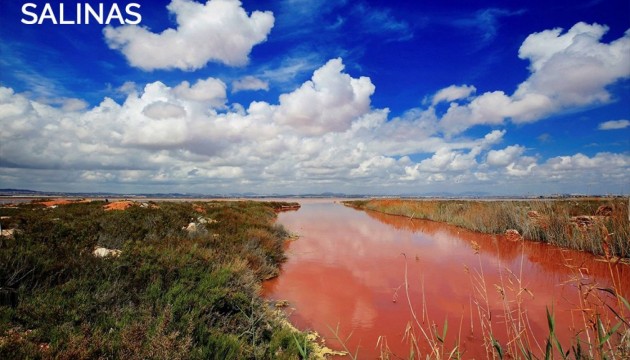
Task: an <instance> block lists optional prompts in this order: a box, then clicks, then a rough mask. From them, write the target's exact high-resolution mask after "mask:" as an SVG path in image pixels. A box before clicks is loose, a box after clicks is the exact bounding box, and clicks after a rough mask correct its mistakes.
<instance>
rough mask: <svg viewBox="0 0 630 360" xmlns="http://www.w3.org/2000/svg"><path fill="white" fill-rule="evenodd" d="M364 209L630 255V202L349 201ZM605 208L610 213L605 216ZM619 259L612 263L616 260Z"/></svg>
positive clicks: (550, 242)
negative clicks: (509, 231)
mask: <svg viewBox="0 0 630 360" xmlns="http://www.w3.org/2000/svg"><path fill="white" fill-rule="evenodd" d="M344 204H346V205H348V206H351V207H355V208H358V209H363V210H371V211H378V212H382V213H386V214H391V215H400V216H406V217H409V218H413V219H427V220H433V221H440V222H446V223H449V224H453V225H457V226H460V227H463V228H466V229H469V230H473V231H478V232H483V233H490V234H503V233H505V232H506V231H507V230H510V229H513V230H517V231H518V232H519V234H521V235H522V236H523V237H524V238H525V239H528V240H534V241H541V242H545V243H549V244H553V245H557V246H561V247H565V248H570V249H575V250H581V251H587V252H590V253H593V254H596V255H606V254H608V255H609V256H610V257H611V258H612V257H619V258H628V257H630V222H629V218H628V199H621V198H614V199H612V198H611V199H601V200H587V199H583V200H532V201H474V200H401V199H374V200H360V201H346V202H344ZM602 206H604V207H607V208H608V209H609V210H611V214H610V215H609V216H601V215H597V214H598V209H600V208H601V207H602ZM614 260H615V259H613V261H614Z"/></svg>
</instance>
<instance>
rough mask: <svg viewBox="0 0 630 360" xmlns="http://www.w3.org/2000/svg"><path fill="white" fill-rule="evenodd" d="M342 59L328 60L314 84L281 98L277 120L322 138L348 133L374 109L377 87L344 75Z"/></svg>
mask: <svg viewBox="0 0 630 360" xmlns="http://www.w3.org/2000/svg"><path fill="white" fill-rule="evenodd" d="M343 69H344V65H343V63H342V62H341V59H333V60H330V61H328V62H327V63H326V64H325V65H324V66H322V67H321V68H319V69H317V70H316V71H315V73H314V74H313V78H312V79H311V80H310V81H307V82H305V83H304V84H302V86H301V87H300V88H298V89H297V90H295V91H293V92H291V93H289V94H283V95H281V96H280V106H279V108H278V111H277V113H276V114H275V121H277V122H278V123H279V124H286V125H289V126H291V127H293V128H295V129H296V130H297V131H299V132H300V133H302V134H306V135H322V134H325V133H327V132H331V131H344V130H347V129H348V128H349V127H350V125H351V123H352V121H353V120H355V119H356V118H358V117H359V116H361V115H363V114H366V113H367V112H368V111H369V110H370V96H371V95H372V94H373V93H374V89H375V87H374V85H372V82H371V81H370V79H369V78H367V77H360V78H359V79H354V78H352V77H350V75H348V74H344V73H342V71H343Z"/></svg>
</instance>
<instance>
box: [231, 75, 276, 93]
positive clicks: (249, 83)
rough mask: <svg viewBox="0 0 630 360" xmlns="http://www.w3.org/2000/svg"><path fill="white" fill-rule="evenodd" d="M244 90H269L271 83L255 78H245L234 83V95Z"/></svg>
mask: <svg viewBox="0 0 630 360" xmlns="http://www.w3.org/2000/svg"><path fill="white" fill-rule="evenodd" d="M243 90H253V91H255V90H265V91H268V90H269V83H268V82H266V81H264V80H261V79H259V78H257V77H254V76H245V77H243V78H240V79H238V80H235V81H233V82H232V93H236V92H239V91H243Z"/></svg>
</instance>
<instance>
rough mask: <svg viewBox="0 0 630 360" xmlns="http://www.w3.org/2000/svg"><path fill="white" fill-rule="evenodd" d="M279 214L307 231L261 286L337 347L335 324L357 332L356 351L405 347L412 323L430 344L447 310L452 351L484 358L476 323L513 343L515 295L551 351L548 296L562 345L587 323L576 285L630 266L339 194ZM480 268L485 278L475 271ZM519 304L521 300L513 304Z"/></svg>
mask: <svg viewBox="0 0 630 360" xmlns="http://www.w3.org/2000/svg"><path fill="white" fill-rule="evenodd" d="M278 222H279V223H281V224H283V225H284V226H285V227H286V228H287V229H288V230H289V231H291V232H294V233H297V234H299V235H300V238H299V239H298V240H296V241H292V242H290V243H289V244H288V245H287V246H288V247H287V255H288V261H287V262H286V263H285V264H284V265H283V268H282V271H281V273H280V276H279V277H277V278H275V279H273V280H270V281H267V282H266V283H265V284H264V287H263V295H264V296H265V297H267V298H269V299H275V300H288V301H289V303H290V307H289V309H288V310H287V312H288V313H289V314H290V316H289V319H290V320H291V322H292V323H293V324H294V325H296V326H297V327H298V328H300V329H303V330H306V329H311V330H315V331H317V332H318V333H319V334H320V335H322V336H323V337H324V338H325V339H326V342H327V344H328V345H329V346H330V347H333V348H337V349H339V348H340V344H339V343H338V342H337V341H336V340H335V339H334V338H335V336H334V330H335V329H338V334H339V335H340V337H341V338H343V339H344V340H345V339H346V338H347V337H348V336H350V337H349V339H347V340H345V341H344V342H345V344H346V346H347V347H348V348H349V349H350V350H351V352H352V353H353V354H356V353H357V351H358V355H359V358H360V359H375V358H378V357H379V354H380V351H381V349H382V345H383V344H385V343H386V344H387V346H388V347H389V350H390V351H391V352H393V353H394V354H396V355H397V356H401V357H405V358H408V356H409V353H410V346H411V345H410V342H409V341H408V339H409V337H408V336H405V334H406V331H405V330H406V329H407V327H408V325H409V324H412V328H413V329H414V334H415V336H416V337H417V338H419V339H420V340H419V341H417V343H419V344H420V351H421V352H422V353H423V354H427V353H429V352H430V349H429V346H428V345H427V344H428V341H425V340H424V336H423V334H422V332H421V330H420V327H422V328H423V329H424V330H425V331H426V332H427V334H428V336H429V337H433V339H435V337H434V336H432V335H431V330H430V329H431V324H435V325H436V326H437V329H438V331H437V332H438V333H439V334H440V335H441V334H442V330H443V327H444V324H445V323H446V322H448V331H447V337H446V346H445V347H444V350H445V351H446V352H447V353H448V352H449V351H450V350H451V349H452V348H453V346H454V344H455V342H456V341H457V342H458V343H459V344H460V351H462V352H463V357H464V358H467V359H472V358H486V357H487V356H488V353H487V351H488V350H487V348H488V347H487V346H484V345H483V340H482V339H483V336H482V332H483V330H482V326H481V323H482V322H483V323H485V324H490V323H491V326H492V333H493V336H494V337H495V338H497V339H498V340H499V342H500V343H502V344H503V346H504V347H505V348H506V349H507V348H508V347H509V346H507V345H506V344H507V343H508V341H509V340H511V339H513V338H514V336H512V335H510V334H513V333H514V332H513V331H512V332H509V331H508V330H507V328H506V321H504V319H505V316H506V315H505V312H504V310H505V309H506V308H507V307H508V306H509V307H510V309H513V310H514V314H518V313H520V314H524V315H523V316H522V319H524V320H523V321H522V323H523V324H525V325H526V326H525V328H526V329H527V330H526V331H525V332H524V333H523V334H522V338H527V339H528V340H529V343H530V345H529V347H531V348H532V350H534V351H544V350H539V347H538V345H539V346H540V347H541V348H542V349H544V346H545V339H546V337H547V335H548V325H547V317H546V308H547V307H549V309H551V307H552V306H553V309H554V310H553V311H554V314H555V315H554V318H555V322H556V328H557V329H556V331H557V332H558V337H559V339H560V341H561V342H562V343H563V344H566V345H565V348H566V347H568V346H569V344H570V338H571V336H572V335H573V334H574V333H575V332H576V329H582V328H584V317H583V316H582V312H581V311H578V310H577V309H579V308H581V307H584V306H580V296H579V294H580V292H579V291H578V286H577V285H578V284H597V285H598V286H600V287H612V282H611V280H610V279H611V275H610V273H611V270H612V272H613V274H614V275H615V276H618V277H617V278H618V279H624V278H625V279H627V278H628V276H629V275H630V267H629V266H626V265H617V266H609V264H607V263H604V262H600V261H595V258H594V257H593V256H591V255H589V254H585V253H581V252H575V251H568V250H562V249H559V248H556V247H553V246H548V245H544V244H539V243H534V242H510V241H507V240H505V239H503V237H501V236H493V235H484V234H479V233H473V232H470V231H467V230H464V229H460V228H457V227H454V226H449V225H446V224H442V223H436V222H430V221H423V220H410V219H407V218H404V217H397V216H389V215H383V214H378V213H371V212H370V213H368V212H363V211H357V210H353V209H350V208H347V207H344V206H342V205H340V204H335V203H333V202H332V201H330V202H309V201H304V202H302V208H301V209H300V210H299V211H296V212H287V213H282V214H280V216H279V219H278ZM474 243H476V244H477V245H478V246H479V248H478V252H476V251H475V250H474V249H473V246H474V245H473V244H474ZM403 254H404V255H403ZM405 268H407V274H408V275H407V284H408V288H409V291H408V292H407V291H405V288H406V287H405ZM587 269H588V270H587ZM481 273H483V279H484V280H483V281H485V283H481V282H480V280H479V277H478V276H477V274H481ZM519 279H520V281H521V283H520V285H519V283H518V280H519ZM621 282H622V283H621V284H617V288H618V289H620V291H621V293H622V295H623V296H624V297H626V298H629V295H630V282H629V281H623V280H621ZM495 285H496V286H495ZM497 286H498V287H497ZM475 288H477V289H480V290H481V292H476V291H475V290H474V289H475ZM484 289H485V291H484ZM500 289H502V290H503V293H504V294H505V299H506V300H505V301H503V300H502V297H501V295H500V292H499V290H500ZM523 289H527V290H523ZM519 292H520V295H519ZM407 294H408V295H409V299H408V297H407ZM483 294H487V301H486V300H484V295H483ZM594 294H596V295H597V296H593V295H594ZM607 298H610V296H609V295H607V293H605V292H602V291H598V290H595V291H593V292H592V294H591V296H590V297H589V298H588V299H589V302H590V303H589V304H591V303H592V304H594V303H597V302H598V301H599V299H607ZM516 300H519V301H516ZM518 304H521V305H520V309H521V311H516V310H517V309H519V307H518V306H517V305H518ZM592 304H591V305H592ZM412 309H413V312H414V313H415V315H416V318H417V321H415V320H414V317H413V314H412ZM486 309H487V310H489V311H488V312H486V314H487V315H483V314H484V311H485V310H486ZM586 315H588V313H586ZM587 318H588V316H587ZM481 319H484V320H483V321H482V320H481ZM510 323H512V324H513V323H514V322H510ZM407 334H409V333H407ZM379 339H380V341H379ZM416 354H417V351H416ZM422 358H424V356H422Z"/></svg>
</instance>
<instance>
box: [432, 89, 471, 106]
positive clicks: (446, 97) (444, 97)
mask: <svg viewBox="0 0 630 360" xmlns="http://www.w3.org/2000/svg"><path fill="white" fill-rule="evenodd" d="M475 91H477V89H476V88H475V87H474V86H468V85H462V86H457V85H451V86H449V87H447V88H444V89H442V90H440V91H438V92H437V93H436V94H435V95H434V96H433V105H436V104H438V103H440V102H442V101H448V102H451V101H454V100H459V99H465V98H467V97H469V96H470V95H471V94H473V93H474V92H475Z"/></svg>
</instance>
